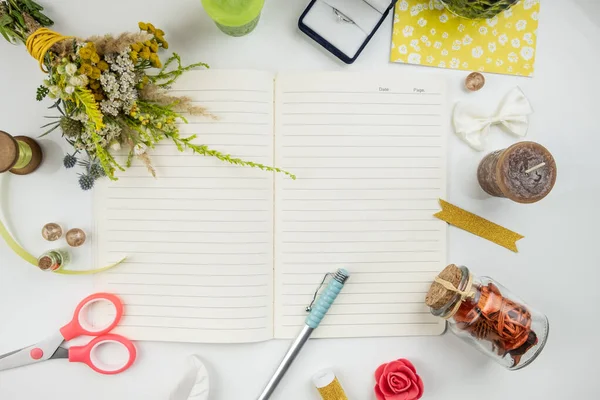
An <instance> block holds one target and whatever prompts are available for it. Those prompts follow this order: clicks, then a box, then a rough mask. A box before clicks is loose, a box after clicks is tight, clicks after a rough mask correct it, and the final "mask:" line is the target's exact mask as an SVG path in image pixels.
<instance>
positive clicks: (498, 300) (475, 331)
mask: <svg viewBox="0 0 600 400" xmlns="http://www.w3.org/2000/svg"><path fill="white" fill-rule="evenodd" d="M425 303H426V304H427V305H428V306H429V308H430V310H431V313H432V314H433V315H436V316H438V317H441V318H444V319H446V320H447V321H448V327H449V329H450V331H451V332H452V333H453V334H455V335H456V336H458V337H459V338H461V339H462V340H463V341H465V342H466V343H468V344H469V345H471V346H473V347H475V348H477V349H478V350H480V351H481V352H483V353H484V354H486V355H487V356H489V357H491V358H492V359H494V360H495V361H496V362H498V363H499V364H501V365H503V366H504V367H505V368H507V369H509V370H517V369H520V368H523V367H525V366H527V365H529V364H530V363H531V362H532V361H533V360H534V359H535V358H536V357H537V356H538V355H539V354H540V352H541V351H542V349H543V348H544V346H545V344H546V341H547V339H548V332H549V323H548V318H546V316H545V315H544V314H542V313H540V312H539V311H537V310H535V309H533V308H532V307H530V306H529V305H528V304H527V303H525V302H524V301H522V300H521V299H520V298H518V297H517V296H515V295H514V294H513V293H511V292H510V291H509V290H508V289H507V288H505V287H504V286H502V285H501V284H499V283H498V282H496V281H494V280H493V279H491V278H489V277H481V278H479V277H476V276H474V275H473V274H472V273H471V272H470V271H469V269H468V268H467V267H457V266H456V265H449V266H447V267H446V268H445V269H444V270H443V271H442V272H441V273H440V274H439V275H438V276H437V277H436V278H435V280H434V282H433V283H432V284H431V287H430V289H429V292H428V293H427V297H426V299H425Z"/></svg>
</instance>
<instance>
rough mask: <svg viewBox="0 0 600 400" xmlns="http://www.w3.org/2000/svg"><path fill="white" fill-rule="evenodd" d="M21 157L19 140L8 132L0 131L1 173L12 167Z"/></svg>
mask: <svg viewBox="0 0 600 400" xmlns="http://www.w3.org/2000/svg"><path fill="white" fill-rule="evenodd" d="M18 158H19V146H18V144H17V141H16V140H15V139H14V138H13V137H12V136H11V135H9V134H8V133H6V132H4V131H0V173H1V172H6V171H8V170H9V169H11V168H12V167H13V166H14V165H15V164H16V163H17V159H18Z"/></svg>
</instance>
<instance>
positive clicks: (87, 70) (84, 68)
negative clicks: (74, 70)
mask: <svg viewBox="0 0 600 400" xmlns="http://www.w3.org/2000/svg"><path fill="white" fill-rule="evenodd" d="M79 73H80V74H83V75H87V76H90V75H91V74H92V66H91V65H90V64H81V67H79Z"/></svg>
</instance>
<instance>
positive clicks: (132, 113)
mask: <svg viewBox="0 0 600 400" xmlns="http://www.w3.org/2000/svg"><path fill="white" fill-rule="evenodd" d="M129 115H130V116H132V117H133V118H135V116H136V115H137V113H136V112H135V111H131V112H130V113H129Z"/></svg>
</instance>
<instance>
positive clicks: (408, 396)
mask: <svg viewBox="0 0 600 400" xmlns="http://www.w3.org/2000/svg"><path fill="white" fill-rule="evenodd" d="M375 381H376V384H375V395H376V396H377V400H417V399H420V398H421V396H423V381H422V380H421V377H420V376H419V375H417V370H416V369H415V367H414V365H412V363H411V362H410V361H408V360H406V359H404V358H401V359H399V360H396V361H392V362H390V363H387V364H382V365H380V366H379V368H377V371H375Z"/></svg>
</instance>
